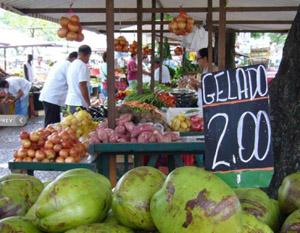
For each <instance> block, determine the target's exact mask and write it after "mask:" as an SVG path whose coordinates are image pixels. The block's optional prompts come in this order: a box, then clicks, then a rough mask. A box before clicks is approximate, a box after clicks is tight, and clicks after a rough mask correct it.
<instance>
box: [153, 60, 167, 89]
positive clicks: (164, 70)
mask: <svg viewBox="0 0 300 233" xmlns="http://www.w3.org/2000/svg"><path fill="white" fill-rule="evenodd" d="M159 70H160V60H159V59H156V60H155V72H154V80H155V81H159ZM161 82H162V83H164V84H166V83H170V82H171V76H170V71H169V69H168V67H166V66H165V65H162V79H161Z"/></svg>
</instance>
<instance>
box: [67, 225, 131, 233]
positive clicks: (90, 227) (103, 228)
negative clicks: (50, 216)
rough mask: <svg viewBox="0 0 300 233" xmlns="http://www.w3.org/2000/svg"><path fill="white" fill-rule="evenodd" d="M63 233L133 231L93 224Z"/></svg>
mask: <svg viewBox="0 0 300 233" xmlns="http://www.w3.org/2000/svg"><path fill="white" fill-rule="evenodd" d="M65 233H134V231H132V230H131V229H129V228H127V227H124V226H121V225H117V224H106V223H94V224H89V225H83V226H79V227H77V228H74V229H71V230H69V231H67V232H65Z"/></svg>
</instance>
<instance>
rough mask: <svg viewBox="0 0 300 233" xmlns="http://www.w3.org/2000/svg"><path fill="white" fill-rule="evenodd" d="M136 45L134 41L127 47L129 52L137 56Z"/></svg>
mask: <svg viewBox="0 0 300 233" xmlns="http://www.w3.org/2000/svg"><path fill="white" fill-rule="evenodd" d="M137 47H138V43H137V42H136V41H135V40H134V41H133V42H132V44H130V45H129V52H130V53H133V54H137Z"/></svg>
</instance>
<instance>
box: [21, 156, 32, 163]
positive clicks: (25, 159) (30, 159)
mask: <svg viewBox="0 0 300 233" xmlns="http://www.w3.org/2000/svg"><path fill="white" fill-rule="evenodd" d="M23 161H24V162H32V158H30V157H26V158H24V159H23Z"/></svg>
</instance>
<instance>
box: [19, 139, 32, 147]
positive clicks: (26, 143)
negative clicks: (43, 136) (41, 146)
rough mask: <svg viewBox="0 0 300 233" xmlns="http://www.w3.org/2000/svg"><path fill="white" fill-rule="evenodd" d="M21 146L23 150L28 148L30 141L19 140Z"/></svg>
mask: <svg viewBox="0 0 300 233" xmlns="http://www.w3.org/2000/svg"><path fill="white" fill-rule="evenodd" d="M21 144H22V146H23V147H24V148H30V146H31V141H29V140H28V139H23V140H21Z"/></svg>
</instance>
